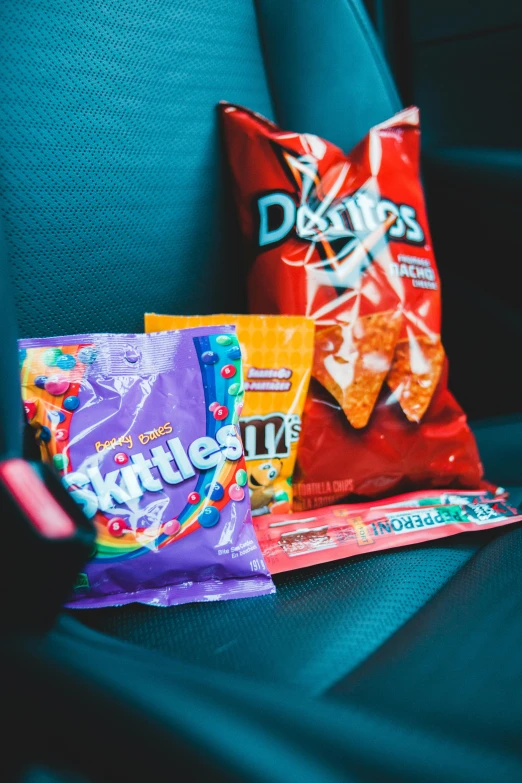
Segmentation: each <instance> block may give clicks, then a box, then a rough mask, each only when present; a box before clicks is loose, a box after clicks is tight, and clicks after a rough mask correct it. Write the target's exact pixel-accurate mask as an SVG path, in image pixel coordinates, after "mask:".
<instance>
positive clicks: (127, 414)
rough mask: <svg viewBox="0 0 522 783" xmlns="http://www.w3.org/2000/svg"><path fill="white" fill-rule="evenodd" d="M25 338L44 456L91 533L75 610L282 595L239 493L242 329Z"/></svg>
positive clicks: (25, 372)
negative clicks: (92, 527) (90, 548)
mask: <svg viewBox="0 0 522 783" xmlns="http://www.w3.org/2000/svg"><path fill="white" fill-rule="evenodd" d="M19 347H20V360H21V378H22V393H23V398H24V406H25V411H26V415H27V418H28V420H29V422H30V424H31V425H32V426H33V427H34V428H35V429H36V437H37V440H38V442H39V445H40V449H41V454H42V459H43V460H45V461H46V462H51V463H52V464H54V466H55V468H56V469H57V470H58V471H59V472H60V474H61V476H62V481H63V484H64V485H65V487H67V488H68V490H69V491H70V493H71V495H72V496H73V497H74V499H75V500H76V501H77V502H78V503H80V504H81V505H82V506H83V509H84V511H85V513H86V515H87V516H88V517H90V518H91V519H93V521H94V523H95V525H96V530H97V538H96V551H95V553H93V559H92V560H91V561H90V562H89V563H88V564H87V566H86V569H85V573H82V574H80V575H79V578H78V580H77V584H76V585H75V589H74V595H73V596H71V599H70V602H69V604H68V606H70V607H72V608H80V607H81V608H87V607H102V606H117V605H121V604H127V603H131V602H133V601H139V602H141V603H146V604H155V605H157V606H170V605H172V604H183V603H188V602H190V601H205V600H218V599H227V598H241V597H243V596H247V595H261V594H265V593H271V592H273V591H274V590H275V588H274V585H273V583H272V579H271V577H270V574H269V572H268V570H267V568H266V566H265V563H264V561H263V556H262V554H261V551H260V549H259V546H258V543H257V539H256V535H255V533H254V529H253V526H252V518H251V514H250V503H249V497H248V492H245V489H244V487H245V484H246V482H247V474H246V471H245V461H244V456H243V446H242V443H241V438H240V435H239V427H238V420H239V415H240V413H241V407H242V403H243V385H242V380H241V379H242V372H241V358H240V354H239V350H238V342H237V338H236V335H235V330H234V327H229V326H223V327H207V328H200V329H185V330H182V331H176V332H162V333H156V334H139V335H136V334H123V335H121V334H120V335H118V334H93V335H88V334H87V335H73V336H68V337H51V338H42V339H34V340H21V341H20V342H19ZM232 349H233V350H232Z"/></svg>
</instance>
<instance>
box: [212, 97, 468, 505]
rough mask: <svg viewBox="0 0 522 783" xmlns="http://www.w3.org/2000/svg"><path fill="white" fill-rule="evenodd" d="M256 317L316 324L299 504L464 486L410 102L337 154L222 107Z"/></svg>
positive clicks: (464, 461) (461, 424)
mask: <svg viewBox="0 0 522 783" xmlns="http://www.w3.org/2000/svg"><path fill="white" fill-rule="evenodd" d="M221 112H222V118H223V124H224V133H225V141H226V145H227V150H228V157H229V161H230V166H231V169H232V174H233V180H234V188H235V197H236V203H237V208H238V212H239V218H240V223H241V226H242V231H243V234H244V238H245V240H246V243H247V248H248V254H249V257H250V261H251V266H250V271H249V279H248V291H249V304H250V310H251V312H254V313H283V314H289V315H307V316H310V317H312V318H313V319H314V321H315V324H316V340H315V356H314V367H313V376H314V379H315V380H314V381H312V384H311V387H310V391H309V394H308V399H307V403H306V407H305V415H304V420H303V429H302V434H301V441H300V447H299V453H298V469H297V475H296V479H295V484H294V491H295V499H296V507H297V509H299V508H301V509H303V510H305V509H307V508H315V507H317V506H322V505H326V504H328V503H334V502H337V501H339V500H341V499H348V498H350V497H351V496H359V497H367V498H371V497H378V496H382V495H386V494H389V493H391V492H407V491H411V490H414V489H418V488H428V487H447V488H449V487H464V488H475V487H478V486H479V485H480V481H481V478H482V466H481V464H480V460H479V456H478V452H477V449H476V445H475V441H474V439H473V436H472V434H471V432H470V430H469V428H468V426H467V423H466V418H465V415H464V413H463V411H462V410H461V408H460V407H459V405H458V404H457V402H456V401H455V400H454V398H453V397H452V395H451V394H450V393H449V391H448V389H447V361H446V358H445V355H444V350H443V347H442V344H441V340H440V320H441V302H440V281H439V275H438V272H437V267H436V263H435V257H434V254H433V248H432V242H431V236H430V233H429V227H428V221H427V217H426V208H425V204H424V196H423V192H422V187H421V184H420V179H419V143H420V129H419V112H418V109H416V108H414V107H413V108H410V109H406V110H404V111H402V112H399V113H398V114H396V115H395V116H394V117H392V118H391V119H390V120H388V121H387V122H384V123H382V124H381V125H378V126H376V127H374V128H372V129H371V130H370V132H369V134H368V135H367V136H366V137H365V138H364V139H363V140H362V141H361V142H360V143H359V144H358V145H357V147H355V149H354V150H352V152H351V153H350V154H349V155H346V154H345V153H344V152H343V151H342V150H340V149H339V148H338V147H335V146H334V145H333V144H329V143H328V142H326V141H324V140H323V139H320V138H318V137H317V136H312V135H310V134H298V133H289V132H284V131H281V130H280V129H279V128H278V127H277V126H275V125H274V124H273V123H271V122H269V121H268V120H266V119H264V118H263V117H260V116H259V115H257V114H254V113H253V112H251V111H248V110H247V109H243V108H241V107H239V106H234V105H231V104H226V103H225V104H221Z"/></svg>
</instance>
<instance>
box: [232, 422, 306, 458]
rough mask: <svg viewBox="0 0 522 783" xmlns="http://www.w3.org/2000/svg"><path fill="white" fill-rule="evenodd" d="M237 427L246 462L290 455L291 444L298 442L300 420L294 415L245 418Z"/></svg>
mask: <svg viewBox="0 0 522 783" xmlns="http://www.w3.org/2000/svg"><path fill="white" fill-rule="evenodd" d="M239 426H240V429H241V439H242V441H243V443H244V444H245V459H246V460H251V459H273V458H275V457H288V456H289V455H290V449H291V445H292V443H297V441H298V440H299V434H300V432H301V418H300V416H298V414H296V413H293V414H284V413H271V414H268V415H267V416H246V417H244V418H241V419H240V421H239Z"/></svg>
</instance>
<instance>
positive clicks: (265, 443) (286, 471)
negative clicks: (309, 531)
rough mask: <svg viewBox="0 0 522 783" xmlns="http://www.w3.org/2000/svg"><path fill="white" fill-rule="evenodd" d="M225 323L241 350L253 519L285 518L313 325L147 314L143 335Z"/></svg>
mask: <svg viewBox="0 0 522 783" xmlns="http://www.w3.org/2000/svg"><path fill="white" fill-rule="evenodd" d="M223 324H227V325H228V324H230V325H234V326H235V327H236V332H237V336H238V340H239V343H240V345H241V354H242V359H243V373H244V387H245V403H244V407H243V412H242V414H241V418H240V422H239V426H240V428H241V436H242V440H243V445H244V449H245V457H246V465H247V472H248V487H249V491H250V502H251V506H252V514H253V515H254V516H260V515H261V514H269V513H273V514H284V513H287V512H289V511H291V510H292V474H293V472H294V466H295V459H296V454H297V444H298V441H299V435H300V432H301V416H302V412H303V406H304V402H305V398H306V393H307V390H308V384H309V381H310V375H311V370H312V358H313V346H314V323H313V321H312V320H311V319H310V318H305V317H303V316H279V315H205V316H203V315H202V316H199V315H195V316H184V315H156V314H155V313H147V314H146V315H145V331H146V332H160V331H164V330H173V329H188V328H192V327H197V326H221V325H223ZM231 350H233V349H231ZM229 358H230V359H234V358H237V357H234V356H232V355H231V356H230V357H229ZM216 360H219V361H222V359H221V358H219V357H216ZM223 361H224V362H225V363H224V364H223V367H222V368H221V374H223V373H226V372H227V364H226V357H225V359H224V360H223ZM224 377H226V375H224Z"/></svg>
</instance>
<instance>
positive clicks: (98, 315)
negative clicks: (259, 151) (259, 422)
mask: <svg viewBox="0 0 522 783" xmlns="http://www.w3.org/2000/svg"><path fill="white" fill-rule="evenodd" d="M260 38H261V41H260ZM261 42H262V44H263V46H262V45H261ZM0 43H1V45H0V57H1V60H2V65H1V69H2V70H1V75H2V78H1V80H0V132H1V135H0V200H1V205H2V208H3V212H4V218H5V228H6V235H7V240H8V251H9V257H10V265H11V270H12V276H13V287H14V293H15V300H16V305H17V314H18V320H19V326H20V332H21V334H22V336H27V335H32V336H33V335H34V336H40V335H49V334H60V333H62V334H63V333H71V332H83V331H135V330H141V328H142V314H143V312H144V311H146V310H155V311H167V312H184V313H198V312H210V311H214V312H215V311H223V310H229V311H230V310H236V309H241V308H242V307H243V303H242V301H241V286H240V283H239V278H240V275H239V271H240V269H239V258H238V253H237V250H236V243H235V239H234V231H233V230H232V229H231V223H230V219H229V218H228V217H227V208H226V204H225V201H226V198H224V193H225V191H224V189H223V185H222V178H221V163H220V155H219V134H218V132H217V123H216V112H215V105H216V103H217V102H218V101H219V100H221V99H226V100H230V101H233V102H237V103H241V104H244V105H246V106H248V107H250V108H252V109H255V110H256V111H258V112H260V113H262V114H264V115H266V116H268V117H270V118H272V119H276V120H279V121H280V122H281V123H282V124H287V125H288V126H289V127H292V128H293V129H296V130H303V131H307V132H316V133H320V134H322V135H325V136H327V137H329V138H330V139H331V140H332V141H335V142H336V143H338V144H342V145H343V146H345V147H350V146H351V145H352V144H353V142H355V141H356V140H357V139H358V138H359V137H360V136H361V135H363V134H364V133H365V132H366V130H367V129H368V126H369V125H370V124H372V123H373V122H377V121H380V120H382V119H384V118H385V117H386V116H388V115H389V114H391V113H392V112H393V111H394V110H395V109H396V108H398V105H399V104H398V99H397V96H396V94H395V92H394V87H393V84H392V82H391V79H390V77H389V74H388V72H387V70H386V67H385V65H384V63H383V61H382V57H381V55H380V52H379V51H378V48H377V47H376V44H375V39H374V36H373V34H372V32H371V30H370V28H369V25H368V21H367V19H366V17H365V14H364V12H363V11H362V8H361V4H360V3H359V2H347V0H320V2H318V0H285V1H284V2H281V0H259V3H258V8H257V14H256V8H255V7H254V4H253V2H252V0H155V2H144V0H125V2H122V3H120V2H118V3H117V2H110V1H109V0H90V1H89V2H84V1H83V0H54V2H52V3H50V2H42V1H41V0H24V1H23V2H20V0H3V3H2V4H0ZM263 52H264V54H263ZM265 59H266V61H265ZM269 85H270V89H269ZM274 109H275V110H276V114H275V113H274Z"/></svg>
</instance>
